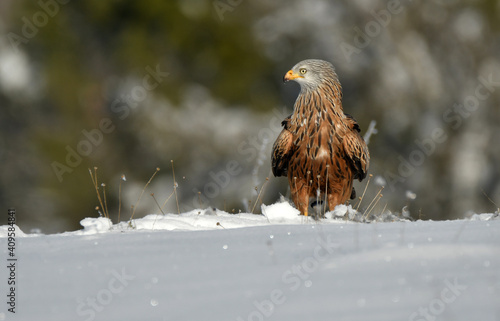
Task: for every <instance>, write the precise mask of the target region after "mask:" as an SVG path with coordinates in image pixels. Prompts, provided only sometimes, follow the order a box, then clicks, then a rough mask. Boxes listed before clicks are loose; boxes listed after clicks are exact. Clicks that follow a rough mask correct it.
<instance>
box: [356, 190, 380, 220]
mask: <svg viewBox="0 0 500 321" xmlns="http://www.w3.org/2000/svg"><path fill="white" fill-rule="evenodd" d="M383 189H384V186H381V187H380V189H379V190H378V193H377V195H375V197H374V198H373V199H372V201H371V202H370V204H369V205H368V207H367V208H366V210H365V212H364V213H363V215H362V216H361V218H362V219H363V218H365V216H366V215H365V214H366V211H368V209H369V208H370V207H371V206H372V204H373V202H375V200H376V199H378V197H379V195H380V193H382V190H383Z"/></svg>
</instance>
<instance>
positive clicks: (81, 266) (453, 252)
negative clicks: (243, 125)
mask: <svg viewBox="0 0 500 321" xmlns="http://www.w3.org/2000/svg"><path fill="white" fill-rule="evenodd" d="M264 213H266V217H265V216H262V215H252V214H237V215H231V214H227V213H223V212H219V211H215V212H214V211H200V213H198V212H197V211H194V212H191V213H185V214H181V215H173V214H169V215H165V216H158V215H149V216H147V217H145V218H142V219H137V220H134V222H133V224H132V225H133V226H134V227H135V228H134V229H131V228H130V227H129V226H128V224H127V223H121V224H118V225H113V226H111V223H110V222H109V221H108V220H106V219H104V218H99V219H92V218H88V219H85V220H83V221H82V226H84V228H83V229H82V230H80V231H75V232H67V233H62V234H56V235H32V234H30V235H26V234H24V233H22V231H20V230H17V231H16V236H17V237H16V249H15V254H16V257H17V259H18V261H17V262H16V270H15V274H16V290H15V294H16V313H15V314H12V313H10V312H8V311H7V309H8V308H9V306H8V305H7V299H8V297H7V294H8V286H7V280H8V277H9V276H8V273H9V270H8V269H7V268H6V266H7V256H8V245H7V238H6V235H7V232H8V228H7V226H3V227H0V247H1V249H2V250H1V252H0V253H3V255H2V260H3V262H2V268H0V284H2V286H1V289H2V297H3V299H2V300H1V302H0V307H1V308H0V320H51V321H55V320H64V321H67V320H158V321H162V320H190V321H193V320H214V321H215V320H216V321H224V320H234V321H241V320H245V321H247V320H251V321H257V320H287V321H290V320H352V321H354V320H367V321H368V320H369V321H375V320H381V321H382V320H383V321H388V320H414V321H417V320H418V321H423V320H453V321H456V320H464V321H465V320H466V321H473V320H481V321H493V320H500V220H499V219H498V215H496V216H495V215H493V214H482V215H476V216H474V217H473V218H472V219H470V220H457V221H445V222H433V221H417V222H409V221H402V222H393V223H371V224H366V223H352V222H348V221H344V220H341V219H340V220H335V219H332V218H329V219H325V220H321V221H319V222H315V221H313V220H311V219H309V220H305V219H304V218H303V217H299V216H298V215H297V212H296V211H295V210H293V209H291V208H290V207H289V206H288V204H275V205H272V206H270V207H267V208H265V209H264Z"/></svg>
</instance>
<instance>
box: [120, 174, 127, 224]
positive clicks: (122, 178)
mask: <svg viewBox="0 0 500 321" xmlns="http://www.w3.org/2000/svg"><path fill="white" fill-rule="evenodd" d="M126 181H127V178H125V174H122V177H121V179H120V184H119V185H118V223H120V215H121V212H122V182H126Z"/></svg>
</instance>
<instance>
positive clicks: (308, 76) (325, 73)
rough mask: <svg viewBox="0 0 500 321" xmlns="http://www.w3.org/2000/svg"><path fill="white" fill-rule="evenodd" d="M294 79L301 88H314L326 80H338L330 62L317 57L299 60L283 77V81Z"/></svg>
mask: <svg viewBox="0 0 500 321" xmlns="http://www.w3.org/2000/svg"><path fill="white" fill-rule="evenodd" d="M290 80H294V81H296V82H298V83H299V84H300V87H301V88H303V89H306V88H309V89H314V88H317V87H318V86H320V85H321V84H323V83H325V82H326V81H338V77H337V74H336V73H335V68H334V67H333V65H332V64H331V63H329V62H328V61H324V60H319V59H307V60H303V61H301V62H299V63H298V64H296V65H295V66H293V68H292V69H290V70H289V71H288V72H287V73H286V74H285V76H284V77H283V82H287V81H290Z"/></svg>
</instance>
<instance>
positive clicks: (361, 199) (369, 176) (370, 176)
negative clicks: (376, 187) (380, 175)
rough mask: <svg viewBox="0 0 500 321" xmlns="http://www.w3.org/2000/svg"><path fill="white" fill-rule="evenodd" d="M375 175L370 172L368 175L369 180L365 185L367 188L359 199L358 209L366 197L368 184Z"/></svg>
mask: <svg viewBox="0 0 500 321" xmlns="http://www.w3.org/2000/svg"><path fill="white" fill-rule="evenodd" d="M372 177H373V175H372V174H370V175H368V181H366V185H365V190H364V191H363V195H361V198H360V199H359V203H358V206H357V207H356V211H358V210H359V207H360V206H361V202H363V198H364V197H365V193H366V190H367V189H368V184H370V180H371V179H372Z"/></svg>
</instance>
